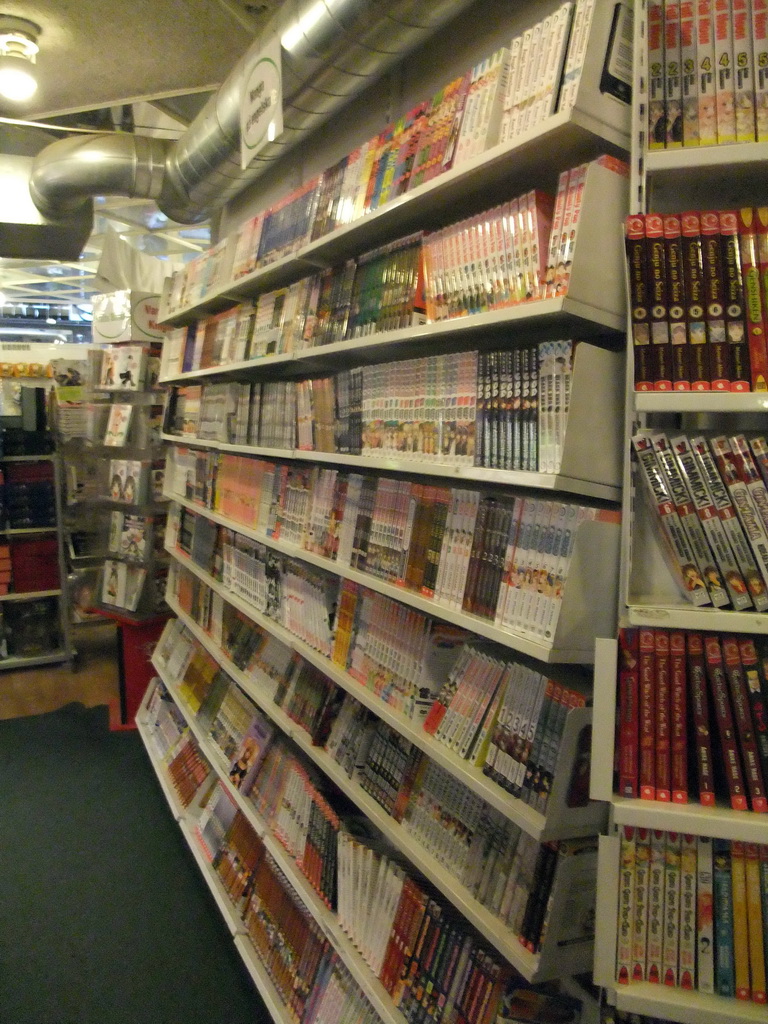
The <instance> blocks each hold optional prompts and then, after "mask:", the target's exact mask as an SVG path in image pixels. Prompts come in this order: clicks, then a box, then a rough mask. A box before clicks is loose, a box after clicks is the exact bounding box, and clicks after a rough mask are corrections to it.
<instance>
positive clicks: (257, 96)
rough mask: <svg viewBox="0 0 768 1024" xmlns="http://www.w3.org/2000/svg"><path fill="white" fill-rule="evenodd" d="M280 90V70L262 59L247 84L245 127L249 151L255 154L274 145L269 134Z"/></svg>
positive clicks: (244, 134)
mask: <svg viewBox="0 0 768 1024" xmlns="http://www.w3.org/2000/svg"><path fill="white" fill-rule="evenodd" d="M280 87H281V82H280V68H279V67H278V66H277V64H276V62H275V61H274V60H272V58H271V57H260V58H259V60H257V61H256V63H255V64H254V65H253V67H252V68H251V70H250V73H249V75H248V78H247V80H246V87H245V97H244V113H243V126H242V135H243V140H242V141H243V145H244V146H245V148H246V149H249V150H253V151H256V150H258V149H261V147H262V146H263V145H264V143H265V142H271V141H272V140H271V139H270V138H269V137H268V132H269V126H270V124H271V123H272V122H273V120H274V117H275V110H276V108H277V105H278V103H279V102H280V94H281V88H280ZM273 137H274V136H273Z"/></svg>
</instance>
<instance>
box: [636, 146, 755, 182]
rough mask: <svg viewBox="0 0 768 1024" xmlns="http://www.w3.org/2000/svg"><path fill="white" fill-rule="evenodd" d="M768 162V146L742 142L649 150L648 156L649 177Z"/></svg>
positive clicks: (647, 170)
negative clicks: (726, 144) (650, 175)
mask: <svg viewBox="0 0 768 1024" xmlns="http://www.w3.org/2000/svg"><path fill="white" fill-rule="evenodd" d="M766 160H768V143H765V142H739V143H736V144H735V145H730V146H689V147H688V148H686V147H681V148H679V149H655V150H649V151H648V153H646V155H645V167H646V172H647V173H648V174H653V175H656V174H664V173H673V172H684V171H687V172H689V173H690V172H694V173H695V172H696V171H701V170H703V169H705V168H712V167H721V168H723V169H726V170H727V169H729V168H732V167H733V166H734V165H736V164H738V165H739V166H740V167H744V166H749V165H750V164H754V165H756V166H759V165H765V162H766Z"/></svg>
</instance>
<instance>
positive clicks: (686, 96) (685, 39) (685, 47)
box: [680, 0, 699, 146]
mask: <svg viewBox="0 0 768 1024" xmlns="http://www.w3.org/2000/svg"><path fill="white" fill-rule="evenodd" d="M695 7H696V2H695V0H680V74H681V80H682V92H683V145H684V146H698V144H699V93H698V88H697V75H696V21H695V16H694V11H695Z"/></svg>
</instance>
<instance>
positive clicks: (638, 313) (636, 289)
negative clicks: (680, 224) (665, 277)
mask: <svg viewBox="0 0 768 1024" xmlns="http://www.w3.org/2000/svg"><path fill="white" fill-rule="evenodd" d="M624 236H625V246H626V253H627V268H628V274H629V301H630V315H631V318H632V352H633V356H634V368H635V369H634V378H635V391H653V368H652V365H651V327H650V307H649V298H648V274H647V261H646V255H645V218H644V216H643V215H642V214H632V215H631V216H629V217H627V219H626V222H625V225H624Z"/></svg>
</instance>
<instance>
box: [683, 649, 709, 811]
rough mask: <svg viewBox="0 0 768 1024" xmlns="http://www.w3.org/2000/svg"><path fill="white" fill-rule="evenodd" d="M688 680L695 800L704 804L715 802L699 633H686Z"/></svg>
mask: <svg viewBox="0 0 768 1024" xmlns="http://www.w3.org/2000/svg"><path fill="white" fill-rule="evenodd" d="M687 648H688V682H689V687H690V690H689V696H690V701H691V721H692V723H693V736H694V743H695V747H696V766H697V769H698V788H699V803H700V804H703V805H704V806H705V807H714V805H715V779H714V764H713V760H712V740H711V734H710V727H709V702H708V700H707V673H706V668H705V664H704V642H703V640H702V636H701V634H700V633H688V635H687Z"/></svg>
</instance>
